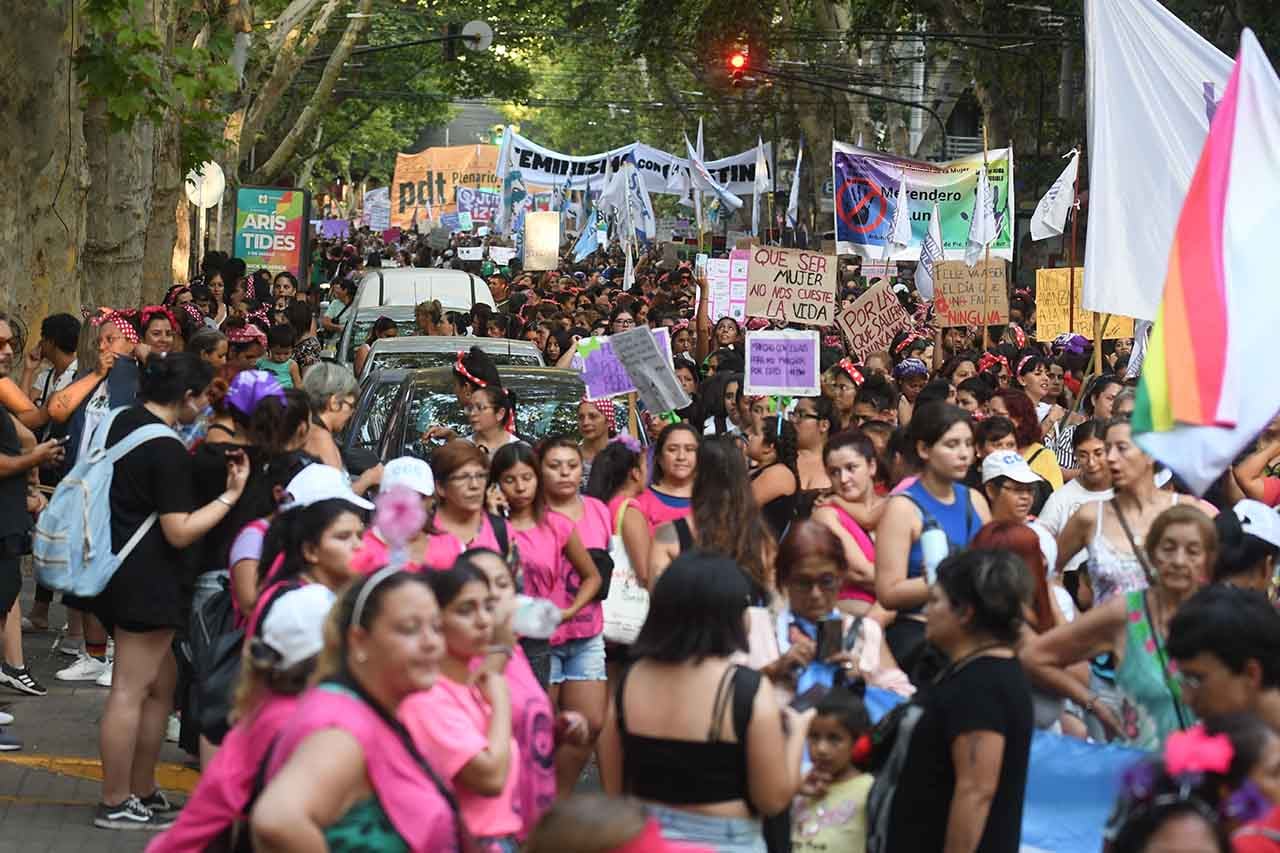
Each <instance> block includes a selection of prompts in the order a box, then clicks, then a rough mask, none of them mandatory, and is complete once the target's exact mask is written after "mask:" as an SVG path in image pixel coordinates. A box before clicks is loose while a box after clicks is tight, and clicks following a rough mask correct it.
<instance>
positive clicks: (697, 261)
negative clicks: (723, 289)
mask: <svg viewBox="0 0 1280 853" xmlns="http://www.w3.org/2000/svg"><path fill="white" fill-rule="evenodd" d="M706 271H707V254H706V252H699V253H698V254H696V255H694V256H693V274H694V275H696V276H698V277H699V278H701V277H702V276H703V275H704V274H705V273H706Z"/></svg>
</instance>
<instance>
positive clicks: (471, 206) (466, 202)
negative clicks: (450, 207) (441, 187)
mask: <svg viewBox="0 0 1280 853" xmlns="http://www.w3.org/2000/svg"><path fill="white" fill-rule="evenodd" d="M457 198H458V213H470V214H471V219H472V221H473V222H492V221H493V220H494V218H495V217H496V216H497V215H498V208H499V207H501V206H502V193H500V192H497V191H496V190H495V191H490V190H483V189H475V188H474V187H458V188H457Z"/></svg>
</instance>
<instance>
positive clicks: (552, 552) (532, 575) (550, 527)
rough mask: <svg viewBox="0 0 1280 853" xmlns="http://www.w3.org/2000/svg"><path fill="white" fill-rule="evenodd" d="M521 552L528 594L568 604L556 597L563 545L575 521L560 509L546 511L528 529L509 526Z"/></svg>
mask: <svg viewBox="0 0 1280 853" xmlns="http://www.w3.org/2000/svg"><path fill="white" fill-rule="evenodd" d="M510 530H511V535H512V537H513V538H514V539H515V543H516V548H517V549H518V550H519V552H520V569H521V571H522V572H523V573H524V592H525V595H530V596H533V597H534V598H549V599H551V600H552V601H554V602H555V603H556V606H558V607H565V606H566V605H564V604H561V602H560V599H559V598H558V597H557V596H556V587H557V586H558V585H559V584H560V582H561V581H560V561H561V560H563V559H564V548H565V545H566V544H567V543H568V541H569V537H570V536H571V535H573V522H572V521H570V520H569V519H567V518H565V517H564V516H563V515H560V514H559V513H557V512H548V513H544V514H543V516H542V521H540V522H538V523H537V524H535V525H534V526H533V527H530V528H528V529H527V530H517V529H516V528H515V527H514V526H513V527H511V528H510Z"/></svg>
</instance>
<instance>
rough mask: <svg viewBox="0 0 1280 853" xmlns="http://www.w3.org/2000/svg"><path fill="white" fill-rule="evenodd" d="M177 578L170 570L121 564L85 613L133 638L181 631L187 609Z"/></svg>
mask: <svg viewBox="0 0 1280 853" xmlns="http://www.w3.org/2000/svg"><path fill="white" fill-rule="evenodd" d="M178 574H179V570H178V569H177V568H176V567H173V566H155V565H147V564H145V563H143V562H141V561H137V560H125V562H124V565H122V566H121V567H120V569H119V571H117V572H116V573H115V575H114V576H112V578H111V580H110V581H109V582H108V583H107V586H106V588H105V589H104V590H102V592H100V593H99V594H98V595H97V596H96V597H95V598H93V599H91V600H89V602H88V604H89V610H90V612H92V613H93V615H94V616H97V617H98V619H99V620H100V621H101V622H102V624H103V625H106V626H109V627H111V628H123V629H124V630H126V631H130V632H132V633H136V634H143V633H146V632H148V631H165V630H170V629H173V630H182V629H183V628H185V627H186V615H187V608H186V607H185V606H184V605H183V603H182V592H181V585H180V583H179V578H178Z"/></svg>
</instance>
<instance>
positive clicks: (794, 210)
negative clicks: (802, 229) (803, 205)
mask: <svg viewBox="0 0 1280 853" xmlns="http://www.w3.org/2000/svg"><path fill="white" fill-rule="evenodd" d="M803 159H804V137H803V136H802V137H800V145H799V147H797V148H796V170H795V171H794V172H792V173H791V195H790V196H789V197H788V198H787V227H788V228H795V227H796V223H798V222H799V221H800V161H801V160H803Z"/></svg>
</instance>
